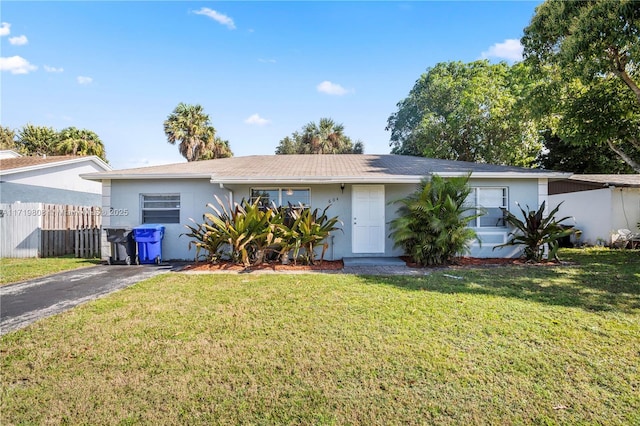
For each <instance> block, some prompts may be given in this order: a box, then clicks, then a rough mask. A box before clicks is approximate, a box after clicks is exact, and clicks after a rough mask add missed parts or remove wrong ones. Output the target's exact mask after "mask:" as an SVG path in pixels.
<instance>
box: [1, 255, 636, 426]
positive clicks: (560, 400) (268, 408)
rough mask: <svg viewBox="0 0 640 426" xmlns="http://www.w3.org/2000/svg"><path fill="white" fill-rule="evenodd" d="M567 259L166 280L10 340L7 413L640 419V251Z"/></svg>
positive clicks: (107, 418)
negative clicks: (384, 272)
mask: <svg viewBox="0 0 640 426" xmlns="http://www.w3.org/2000/svg"><path fill="white" fill-rule="evenodd" d="M562 255H563V260H570V261H572V262H577V263H578V264H577V265H572V266H543V267H539V266H538V267H536V266H518V267H499V268H486V269H469V270H446V271H434V272H433V273H432V274H431V275H428V276H425V277H373V276H365V277H360V276H349V275H341V274H338V275H252V274H238V275H217V274H216V275H185V274H177V273H171V274H167V275H163V276H158V277H155V278H153V279H151V280H148V281H145V282H143V283H140V284H138V285H135V286H133V287H130V288H128V289H126V290H123V291H120V292H118V293H116V294H113V295H111V296H109V297H107V298H104V299H101V300H99V301H96V302H93V303H90V304H87V305H83V306H81V307H79V308H76V309H74V310H73V311H70V312H67V313H65V314H62V315H58V316H55V317H52V318H49V319H47V320H44V321H40V322H37V323H35V324H33V325H32V326H30V327H28V328H26V329H24V330H22V331H19V332H15V333H10V334H8V335H6V336H4V337H2V339H1V340H0V344H1V357H0V368H1V372H2V375H1V379H0V380H1V386H2V388H1V390H2V397H1V402H0V424H3V425H9V424H43V423H55V424H59V423H70V424H137V423H143V424H228V425H235V424H265V425H271V424H305V425H306V424H366V425H376V424H381V425H382V424H384V425H387V424H431V423H437V424H607V425H612V424H613V425H615V424H619V425H629V424H640V352H639V350H640V349H639V348H640V251H637V250H636V251H615V252H613V251H612V252H610V251H606V250H600V251H589V252H580V251H577V250H571V251H565V252H563V253H562ZM444 274H448V275H454V276H459V277H463V278H462V279H460V280H459V279H455V278H451V277H446V276H444Z"/></svg>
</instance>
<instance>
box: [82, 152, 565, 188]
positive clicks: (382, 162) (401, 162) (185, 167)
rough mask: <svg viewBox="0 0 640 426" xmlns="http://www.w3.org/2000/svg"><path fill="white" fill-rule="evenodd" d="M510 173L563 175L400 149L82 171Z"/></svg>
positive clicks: (352, 175)
mask: <svg viewBox="0 0 640 426" xmlns="http://www.w3.org/2000/svg"><path fill="white" fill-rule="evenodd" d="M469 172H473V173H474V174H476V175H477V174H485V175H500V176H512V177H546V176H555V177H567V176H568V174H562V173H557V172H550V171H548V170H538V169H525V168H520V167H511V166H496V165H491V164H476V163H467V162H462V161H448V160H438V159H432V158H423V157H412V156H405V155H366V154H337V155H333V154H331V155H329V154H325V155H254V156H247V157H232V158H220V159H215V160H207V161H194V162H191V163H178V164H169V165H162V166H151V167H142V168H136V169H125V170H114V171H111V172H106V173H92V174H90V175H84V176H83V177H85V178H88V179H144V178H163V179H164V178H172V177H173V178H203V177H210V178H211V180H212V182H220V183H225V182H229V183H231V182H232V183H239V182H266V181H270V182H279V181H280V182H291V181H305V182H327V181H338V180H339V181H343V182H358V181H362V182H365V181H366V182H390V181H406V182H417V181H419V180H420V178H421V177H423V176H426V175H429V174H433V173H437V174H440V175H443V176H447V175H449V176H452V175H465V174H467V173H469Z"/></svg>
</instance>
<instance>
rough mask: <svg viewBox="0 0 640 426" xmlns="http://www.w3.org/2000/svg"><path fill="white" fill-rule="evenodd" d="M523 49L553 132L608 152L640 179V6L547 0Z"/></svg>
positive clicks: (604, 0) (623, 1) (609, 0)
mask: <svg viewBox="0 0 640 426" xmlns="http://www.w3.org/2000/svg"><path fill="white" fill-rule="evenodd" d="M522 44H523V46H524V55H525V61H526V62H527V63H529V64H531V65H532V66H533V67H534V69H535V71H536V73H537V81H538V83H537V87H536V90H535V91H534V92H533V95H534V99H535V102H534V104H536V105H538V108H539V110H538V113H539V114H540V115H546V116H548V117H554V119H553V120H551V121H550V122H549V124H550V129H551V130H552V131H553V132H554V133H556V134H557V135H558V136H559V137H560V138H561V139H563V140H565V141H567V142H568V143H570V144H572V145H575V146H585V147H602V146H607V147H608V148H609V149H610V150H611V152H612V153H615V154H616V155H617V156H618V157H619V158H621V159H622V160H624V161H625V162H626V163H627V164H628V165H629V166H630V167H632V168H633V169H634V170H635V171H636V172H638V173H640V88H639V87H638V82H639V81H640V80H639V79H640V68H638V64H639V61H640V2H636V1H630V0H591V1H582V0H580V1H576V0H567V1H560V0H548V1H546V2H544V3H542V4H541V5H540V6H538V7H537V8H536V14H535V16H534V17H533V18H532V20H531V23H530V25H529V26H528V27H527V28H525V30H524V37H523V38H522Z"/></svg>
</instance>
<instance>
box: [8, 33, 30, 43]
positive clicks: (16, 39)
mask: <svg viewBox="0 0 640 426" xmlns="http://www.w3.org/2000/svg"><path fill="white" fill-rule="evenodd" d="M9 43H11V44H13V45H14V46H22V45H25V44H27V43H29V40H27V36H26V35H21V36H16V37H11V38H9Z"/></svg>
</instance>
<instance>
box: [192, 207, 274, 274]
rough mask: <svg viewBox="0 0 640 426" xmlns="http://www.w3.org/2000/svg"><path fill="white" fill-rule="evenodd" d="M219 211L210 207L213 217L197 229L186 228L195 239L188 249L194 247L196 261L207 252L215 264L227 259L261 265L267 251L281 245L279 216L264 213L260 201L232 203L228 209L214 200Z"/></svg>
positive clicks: (267, 212)
mask: <svg viewBox="0 0 640 426" xmlns="http://www.w3.org/2000/svg"><path fill="white" fill-rule="evenodd" d="M215 198H216V201H217V202H218V205H219V207H216V206H214V205H213V204H211V203H209V204H207V206H208V207H209V208H211V209H212V210H213V211H214V212H215V214H213V213H205V214H204V215H203V222H202V223H196V222H195V221H193V219H192V221H193V222H194V223H195V224H196V226H189V225H186V227H187V229H189V231H191V232H189V233H186V234H185V235H186V236H188V237H191V238H193V240H192V241H190V242H189V247H191V246H192V245H195V247H196V258H198V257H199V255H200V252H201V251H202V250H203V249H204V250H205V251H206V252H207V260H210V261H216V260H218V259H220V258H221V257H224V256H225V255H226V256H227V257H228V258H230V259H231V260H232V261H234V262H238V263H242V264H243V265H245V266H249V265H250V264H252V263H253V264H257V263H261V262H262V261H263V259H264V256H265V253H266V250H268V248H269V247H270V246H272V245H277V244H278V243H279V237H278V236H277V235H276V225H277V221H278V215H277V214H276V213H275V212H274V209H272V208H267V209H264V208H263V207H261V206H260V200H259V199H257V200H255V201H254V202H253V203H249V202H247V201H245V200H242V202H241V203H240V204H238V203H235V204H231V203H229V205H228V206H225V204H224V203H223V202H222V200H220V198H218V197H215Z"/></svg>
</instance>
